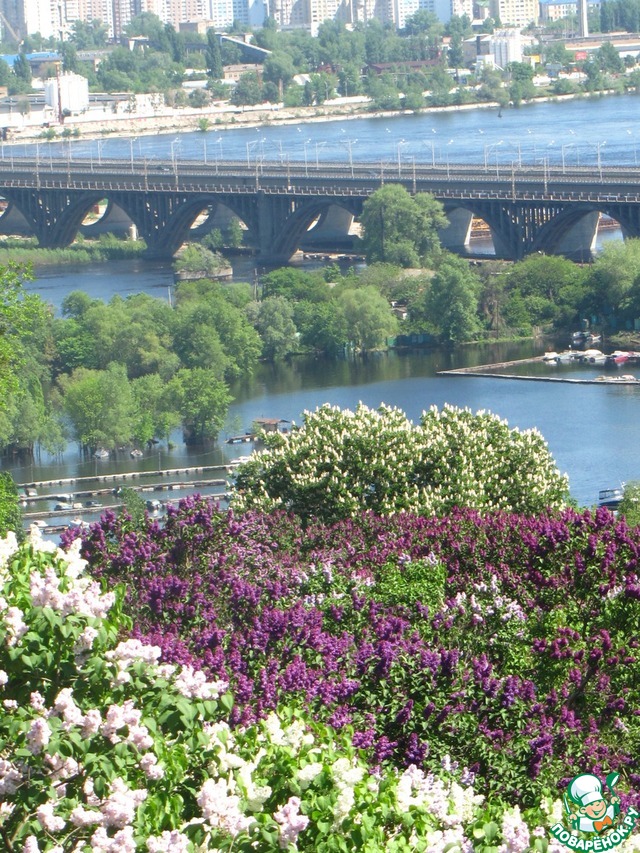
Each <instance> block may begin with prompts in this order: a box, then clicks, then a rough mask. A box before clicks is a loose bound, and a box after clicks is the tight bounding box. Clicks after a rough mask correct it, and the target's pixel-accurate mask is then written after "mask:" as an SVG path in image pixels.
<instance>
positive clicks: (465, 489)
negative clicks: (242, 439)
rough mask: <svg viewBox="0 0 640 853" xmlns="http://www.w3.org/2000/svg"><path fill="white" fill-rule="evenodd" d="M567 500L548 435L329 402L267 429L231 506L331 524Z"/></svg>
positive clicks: (445, 413) (491, 419)
mask: <svg viewBox="0 0 640 853" xmlns="http://www.w3.org/2000/svg"><path fill="white" fill-rule="evenodd" d="M567 497H568V484H567V479H566V477H564V476H562V475H561V474H560V472H559V471H558V469H557V467H556V465H555V463H554V461H553V459H552V457H551V455H550V454H549V451H548V449H547V446H546V444H545V442H544V439H543V438H542V436H541V435H540V434H539V433H538V432H536V431H527V432H520V431H519V430H511V429H509V427H508V425H507V424H506V423H505V422H504V421H501V420H500V419H499V418H497V417H495V416H494V415H490V414H487V413H478V414H477V415H474V414H472V413H471V412H470V411H469V410H468V409H465V410H461V409H456V408H454V407H451V406H445V407H444V408H443V409H442V410H440V411H439V410H438V409H436V408H435V407H433V408H432V409H430V410H429V411H428V412H425V413H424V414H423V415H422V418H421V420H420V423H419V424H418V425H417V426H414V425H413V424H412V423H410V422H409V421H408V420H407V418H406V416H405V414H404V413H403V412H401V411H400V410H399V409H391V408H388V407H386V406H381V407H380V408H379V409H378V410H377V411H375V410H372V409H369V408H367V407H366V406H363V405H360V406H358V408H357V410H356V411H355V412H351V411H348V410H340V409H339V408H338V407H332V406H322V407H321V408H319V409H317V410H316V411H315V412H314V413H306V414H305V416H304V423H303V425H302V427H301V428H300V429H299V430H295V431H293V432H291V433H290V434H289V435H288V436H282V435H276V434H274V435H269V436H268V437H267V439H266V449H265V450H264V451H263V452H261V453H260V454H255V455H254V456H253V457H252V458H250V459H249V461H248V462H246V463H245V464H244V465H242V466H241V468H240V469H239V471H238V473H237V474H236V483H235V489H234V493H233V495H232V500H231V503H232V506H233V507H234V508H235V509H237V510H240V511H244V510H248V509H258V510H263V511H270V510H273V509H284V510H286V511H289V512H293V513H295V514H296V515H299V516H300V517H301V518H302V519H303V520H304V521H311V520H320V521H326V522H333V521H336V520H337V519H341V518H349V517H354V516H359V515H360V514H361V513H362V512H363V511H364V510H371V511H373V512H376V513H379V514H381V515H393V514H395V513H397V512H403V511H406V512H415V513H418V514H423V515H445V514H446V513H448V512H450V511H451V510H453V509H454V508H455V509H459V508H460V507H472V508H474V509H478V510H482V511H491V510H503V511H506V512H520V513H523V514H535V513H537V512H541V511H542V510H544V509H545V508H547V507H552V508H559V507H561V506H562V505H563V503H564V502H565V501H566V499H567Z"/></svg>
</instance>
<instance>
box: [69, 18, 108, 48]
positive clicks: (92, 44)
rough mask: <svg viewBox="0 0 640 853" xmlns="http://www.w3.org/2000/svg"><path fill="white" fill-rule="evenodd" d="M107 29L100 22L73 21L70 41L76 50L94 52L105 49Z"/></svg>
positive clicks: (95, 20)
mask: <svg viewBox="0 0 640 853" xmlns="http://www.w3.org/2000/svg"><path fill="white" fill-rule="evenodd" d="M108 36H109V27H108V26H107V25H106V24H103V23H102V21H100V20H97V19H94V20H93V21H90V22H89V21H81V20H77V21H74V22H73V24H72V26H71V41H72V42H73V44H74V45H75V47H76V48H77V49H78V50H95V49H96V48H98V49H99V48H102V47H105V45H106V44H107V38H108Z"/></svg>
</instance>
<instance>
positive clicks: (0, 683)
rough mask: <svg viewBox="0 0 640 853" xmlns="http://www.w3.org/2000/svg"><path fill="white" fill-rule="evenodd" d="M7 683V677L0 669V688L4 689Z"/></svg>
mask: <svg viewBox="0 0 640 853" xmlns="http://www.w3.org/2000/svg"><path fill="white" fill-rule="evenodd" d="M7 681H9V676H8V675H7V673H6V672H5V671H4V669H0V687H4V686H5V684H6V683H7Z"/></svg>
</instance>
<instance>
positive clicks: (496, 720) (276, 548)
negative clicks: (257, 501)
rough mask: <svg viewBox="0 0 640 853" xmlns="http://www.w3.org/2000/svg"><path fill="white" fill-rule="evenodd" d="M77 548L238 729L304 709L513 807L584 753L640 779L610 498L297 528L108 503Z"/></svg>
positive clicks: (186, 508) (636, 784)
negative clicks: (134, 512)
mask: <svg viewBox="0 0 640 853" xmlns="http://www.w3.org/2000/svg"><path fill="white" fill-rule="evenodd" d="M83 554H84V555H85V556H86V557H87V558H88V559H89V562H90V566H91V569H92V572H93V573H94V575H96V576H98V577H100V576H104V577H107V578H109V581H110V583H112V584H115V583H118V582H120V581H122V580H127V582H128V583H129V589H128V598H127V602H126V607H127V610H128V612H130V613H131V614H132V615H134V618H135V620H136V623H135V636H137V637H139V638H141V639H144V640H145V642H149V643H152V644H154V645H158V646H159V647H160V648H161V649H162V651H163V658H164V659H165V660H167V661H170V662H179V663H188V664H190V665H193V666H195V667H202V668H203V669H204V670H205V672H207V673H208V676H209V677H212V678H220V679H224V680H227V681H229V683H230V685H231V687H232V689H233V691H234V694H235V699H236V704H235V706H234V709H233V712H232V715H231V722H232V723H233V724H234V725H250V724H253V723H254V722H256V721H257V720H259V719H261V718H262V717H263V716H265V715H266V714H268V713H269V712H270V711H272V710H275V709H277V708H278V707H279V706H280V705H282V704H290V705H297V706H300V705H302V706H304V707H305V708H308V709H309V710H310V711H311V712H313V713H315V714H317V716H318V718H319V719H321V720H322V721H324V722H325V723H329V724H331V725H332V726H334V727H338V728H342V727H345V728H346V729H347V730H348V729H349V728H350V727H352V728H353V729H354V732H355V733H354V744H355V745H356V746H358V747H361V748H364V749H367V750H368V754H369V756H370V760H371V761H372V763H373V764H374V765H378V764H380V763H383V764H388V763H391V764H393V765H395V766H397V767H399V768H402V767H406V766H408V765H411V764H415V765H417V766H418V767H420V768H421V769H423V770H425V771H427V770H432V771H434V772H435V771H437V770H438V768H439V767H440V762H441V760H442V759H443V758H444V756H445V755H449V756H451V759H452V761H454V762H458V763H459V764H460V766H461V767H462V766H465V765H466V766H467V767H469V768H470V769H471V770H472V771H473V772H474V773H476V782H475V787H476V789H477V791H478V792H479V793H482V794H484V795H486V796H487V797H489V798H490V800H491V802H492V803H509V804H510V805H516V804H517V805H519V806H520V807H521V808H524V807H526V808H534V807H535V806H536V804H537V803H539V802H540V800H541V799H542V798H543V797H544V796H546V794H547V792H549V791H557V790H558V788H559V787H562V786H563V785H566V784H567V783H568V781H569V779H570V778H571V777H572V776H574V775H577V774H579V773H581V772H585V768H589V770H590V771H591V772H595V773H597V774H600V775H602V777H603V778H604V776H605V775H606V774H607V773H609V772H610V771H613V770H615V771H617V772H620V773H621V774H622V775H623V777H624V778H626V779H627V780H628V784H629V786H630V788H631V789H632V790H634V791H640V774H639V773H638V770H637V760H636V755H637V753H638V750H639V749H640V722H639V718H638V716H637V714H636V709H637V708H638V707H640V656H639V655H638V648H640V641H639V640H638V635H639V634H640V605H639V603H638V602H639V601H640V572H639V569H638V566H639V565H640V539H639V537H638V534H637V532H636V531H632V530H630V529H629V528H628V527H627V525H626V524H625V523H624V521H616V519H614V517H613V516H612V515H611V513H609V512H608V511H606V510H598V511H597V512H596V513H595V514H592V513H591V512H588V511H587V512H584V513H577V512H576V511H574V510H571V509H567V510H564V511H562V512H561V513H554V514H548V513H541V514H540V515H539V516H536V517H525V516H521V515H515V514H510V513H504V512H494V513H486V514H483V515H481V514H479V513H478V512H476V511H472V510H462V509H458V510H454V511H452V512H451V513H450V514H449V515H448V516H446V517H443V518H435V517H431V518H425V517H418V516H415V515H411V514H409V513H399V514H397V515H396V516H393V517H388V518H382V517H378V516H375V515H374V514H372V513H364V514H362V515H360V516H359V517H358V518H356V519H346V520H343V521H341V522H339V523H336V524H335V525H332V526H326V525H323V524H320V523H316V524H313V523H310V524H308V525H307V526H306V528H303V527H302V525H301V523H300V521H299V520H297V519H295V518H293V517H288V516H286V515H285V514H283V513H271V514H269V515H264V514H257V513H246V514H244V515H242V516H237V515H235V514H234V513H224V512H220V511H217V510H216V509H215V508H214V507H213V506H212V504H211V503H208V502H206V501H203V500H198V499H195V498H194V499H189V500H185V501H183V502H182V503H181V505H180V507H179V508H177V509H175V510H173V511H171V512H170V513H169V515H168V518H167V521H166V525H165V526H164V528H161V527H160V526H159V525H158V524H157V523H155V522H153V523H149V524H148V525H147V527H146V530H140V531H136V532H131V531H130V530H129V527H128V526H127V523H126V520H121V519H117V518H116V517H115V516H114V515H112V514H106V515H105V516H104V517H103V519H102V521H101V523H100V525H99V526H95V527H93V528H92V530H91V532H90V535H89V536H88V537H87V539H86V540H85V542H84V545H83ZM635 796H636V799H637V795H635Z"/></svg>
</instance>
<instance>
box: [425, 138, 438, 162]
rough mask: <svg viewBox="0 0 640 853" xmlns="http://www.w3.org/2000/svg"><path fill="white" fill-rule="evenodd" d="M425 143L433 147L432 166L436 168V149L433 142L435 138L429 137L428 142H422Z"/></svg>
mask: <svg viewBox="0 0 640 853" xmlns="http://www.w3.org/2000/svg"><path fill="white" fill-rule="evenodd" d="M422 144H423V145H427V146H428V147H429V148H430V149H431V168H432V169H435V167H436V149H435V146H434V144H433V139H429V140H427V141H426V142H423V143H422Z"/></svg>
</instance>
